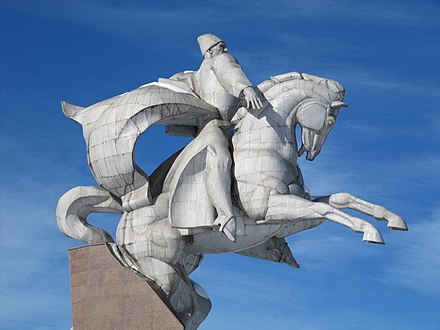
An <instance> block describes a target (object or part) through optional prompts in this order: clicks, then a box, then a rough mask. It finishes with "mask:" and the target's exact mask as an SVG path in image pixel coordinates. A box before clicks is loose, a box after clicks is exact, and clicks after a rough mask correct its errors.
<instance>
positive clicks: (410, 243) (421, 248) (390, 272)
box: [378, 209, 440, 296]
mask: <svg viewBox="0 0 440 330" xmlns="http://www.w3.org/2000/svg"><path fill="white" fill-rule="evenodd" d="M439 237H440V209H437V210H436V211H435V212H434V214H433V216H432V218H431V219H430V220H429V221H423V222H418V223H414V225H411V226H410V231H409V232H408V233H406V235H404V236H403V237H401V238H400V239H399V240H398V241H396V244H398V249H397V252H396V258H395V259H394V260H393V261H392V263H391V264H390V265H387V267H386V269H385V270H384V273H385V275H386V276H385V278H382V279H378V280H383V281H386V282H388V283H390V282H391V283H399V284H400V285H402V286H405V287H407V288H409V289H412V290H415V291H418V292H422V293H427V294H432V295H439V296H440V257H439V256H440V240H439Z"/></svg>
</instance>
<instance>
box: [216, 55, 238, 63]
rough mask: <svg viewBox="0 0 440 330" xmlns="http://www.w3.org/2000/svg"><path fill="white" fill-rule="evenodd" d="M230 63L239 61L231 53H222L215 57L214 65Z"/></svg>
mask: <svg viewBox="0 0 440 330" xmlns="http://www.w3.org/2000/svg"><path fill="white" fill-rule="evenodd" d="M228 63H237V60H236V59H235V57H234V56H232V55H231V54H229V53H222V54H219V55H217V56H216V57H215V60H214V65H222V64H223V65H224V64H228Z"/></svg>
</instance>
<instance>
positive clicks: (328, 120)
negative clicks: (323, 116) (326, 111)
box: [327, 119, 335, 126]
mask: <svg viewBox="0 0 440 330" xmlns="http://www.w3.org/2000/svg"><path fill="white" fill-rule="evenodd" d="M334 123H335V121H334V120H333V119H327V125H329V126H332V125H334Z"/></svg>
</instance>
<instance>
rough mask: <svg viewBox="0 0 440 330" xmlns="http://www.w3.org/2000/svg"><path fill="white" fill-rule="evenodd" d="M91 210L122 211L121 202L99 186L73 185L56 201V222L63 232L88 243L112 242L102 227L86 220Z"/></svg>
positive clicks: (104, 211)
mask: <svg viewBox="0 0 440 330" xmlns="http://www.w3.org/2000/svg"><path fill="white" fill-rule="evenodd" d="M92 212H99V213H123V212H124V209H123V208H122V206H121V203H120V202H119V201H117V200H116V199H115V198H114V197H113V196H112V195H111V194H110V193H109V192H108V191H107V190H105V189H104V188H101V187H84V186H79V187H75V188H73V189H71V190H69V191H68V192H66V193H65V194H64V195H63V196H62V197H61V198H60V200H59V201H58V205H57V211H56V214H57V224H58V228H59V229H60V230H61V232H62V233H63V234H65V235H66V236H68V237H71V238H74V239H77V240H81V241H84V242H86V243H88V244H99V243H105V242H110V243H112V242H113V238H112V237H111V235H110V234H108V233H107V232H106V231H104V230H103V229H100V228H97V227H94V226H92V225H90V224H89V223H88V222H87V216H88V215H89V214H90V213H92Z"/></svg>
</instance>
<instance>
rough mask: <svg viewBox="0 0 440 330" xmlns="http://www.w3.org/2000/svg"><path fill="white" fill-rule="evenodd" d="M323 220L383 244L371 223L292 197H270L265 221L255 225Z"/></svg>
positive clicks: (323, 204)
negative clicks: (360, 233) (345, 227)
mask: <svg viewBox="0 0 440 330" xmlns="http://www.w3.org/2000/svg"><path fill="white" fill-rule="evenodd" d="M324 219H328V220H330V221H333V222H336V223H339V224H341V225H344V226H347V227H349V228H351V229H352V230H354V231H355V232H362V233H363V234H364V236H363V240H364V241H367V242H370V243H378V244H384V240H383V238H382V235H381V234H380V232H379V231H378V230H377V229H376V228H375V227H374V226H373V225H372V224H371V223H369V222H367V221H365V220H362V219H359V218H356V217H354V216H351V215H349V214H347V213H345V212H342V211H340V210H338V209H337V208H335V207H333V206H331V205H329V204H326V203H321V202H311V201H309V200H307V199H304V198H301V197H298V196H294V195H273V196H270V197H269V205H268V209H267V213H266V216H265V219H264V220H262V221H258V222H257V223H278V224H283V223H285V222H286V221H288V222H293V223H295V222H304V221H308V220H324Z"/></svg>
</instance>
